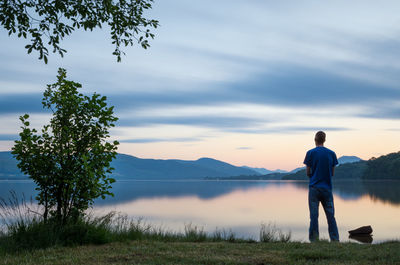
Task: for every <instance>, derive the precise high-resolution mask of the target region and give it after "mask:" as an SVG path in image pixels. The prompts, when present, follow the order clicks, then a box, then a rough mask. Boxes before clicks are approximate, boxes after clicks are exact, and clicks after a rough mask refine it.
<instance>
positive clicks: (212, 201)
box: [0, 180, 400, 243]
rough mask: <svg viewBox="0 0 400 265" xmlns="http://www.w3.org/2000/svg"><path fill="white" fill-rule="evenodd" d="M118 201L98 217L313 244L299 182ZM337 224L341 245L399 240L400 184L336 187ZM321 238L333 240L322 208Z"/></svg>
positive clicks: (160, 185) (166, 192)
mask: <svg viewBox="0 0 400 265" xmlns="http://www.w3.org/2000/svg"><path fill="white" fill-rule="evenodd" d="M9 190H15V191H16V192H17V194H25V196H26V197H30V196H33V195H34V193H35V192H34V183H33V182H31V181H29V180H19V181H18V180H9V181H6V180H1V181H0V196H1V197H3V198H4V197H7V196H8V195H9ZM113 192H114V194H115V197H109V198H107V199H106V200H96V202H95V205H94V209H93V211H94V212H95V214H106V213H108V212H110V211H118V212H122V213H125V214H127V215H128V216H129V217H131V218H143V219H144V220H145V221H146V223H149V224H153V225H155V226H161V227H163V228H164V229H168V230H173V231H183V230H184V226H185V224H189V223H191V224H192V225H196V226H198V227H202V228H203V229H204V230H205V231H207V232H210V233H212V232H214V231H215V230H216V228H218V229H225V230H226V231H230V230H231V231H232V232H234V233H235V235H236V236H238V237H245V238H249V237H251V238H254V239H256V240H258V238H259V231H260V226H261V223H266V224H268V223H271V224H275V225H276V227H278V228H280V229H281V230H282V231H283V232H288V231H291V233H292V239H293V240H297V241H308V224H309V217H308V216H309V215H308V202H307V197H308V183H307V182H295V181H205V180H185V181H178V180H177V181H172V180H170V181H156V180H155V181H139V180H120V181H117V182H116V183H114V186H113ZM334 200H335V210H336V220H337V223H338V227H339V233H340V239H341V241H352V242H355V241H353V239H349V238H348V232H347V231H348V230H351V229H355V228H357V227H360V226H363V225H371V226H372V227H373V229H374V232H373V240H374V241H373V242H374V243H378V242H382V241H386V240H392V239H400V222H399V220H400V181H363V182H361V181H360V182H336V183H334ZM319 222H320V237H321V238H325V239H328V238H329V236H328V228H327V223H326V218H325V214H324V212H323V209H322V206H320V218H319Z"/></svg>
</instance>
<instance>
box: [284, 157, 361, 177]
mask: <svg viewBox="0 0 400 265" xmlns="http://www.w3.org/2000/svg"><path fill="white" fill-rule="evenodd" d="M366 169H367V162H366V161H360V162H354V163H344V164H340V165H339V166H337V167H336V168H335V176H334V177H333V180H334V181H335V180H361V179H362V177H363V175H364V172H365V170H366ZM282 179H283V180H308V177H307V175H306V170H305V169H302V170H299V171H297V172H296V173H293V174H288V175H285V176H283V177H282Z"/></svg>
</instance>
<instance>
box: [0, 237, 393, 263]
mask: <svg viewBox="0 0 400 265" xmlns="http://www.w3.org/2000/svg"><path fill="white" fill-rule="evenodd" d="M0 264H55V265H57V264H88V265H90V264H400V243H399V242H391V243H382V244H377V245H361V244H355V243H328V242H319V243H313V244H309V243H298V242H289V243H283V242H275V243H229V242H163V241H155V240H134V241H125V242H114V243H110V244H104V245H86V246H77V247H54V248H48V249H45V250H34V251H21V252H18V253H2V254H1V255H0Z"/></svg>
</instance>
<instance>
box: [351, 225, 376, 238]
mask: <svg viewBox="0 0 400 265" xmlns="http://www.w3.org/2000/svg"><path fill="white" fill-rule="evenodd" d="M372 231H373V230H372V227H371V226H370V225H367V226H361V227H359V228H357V229H354V230H350V231H349V234H350V235H351V236H359V235H371V233H372Z"/></svg>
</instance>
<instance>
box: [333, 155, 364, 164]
mask: <svg viewBox="0 0 400 265" xmlns="http://www.w3.org/2000/svg"><path fill="white" fill-rule="evenodd" d="M361 160H362V159H361V158H359V157H357V156H341V157H339V158H338V162H339V164H346V163H354V162H360V161H361Z"/></svg>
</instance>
